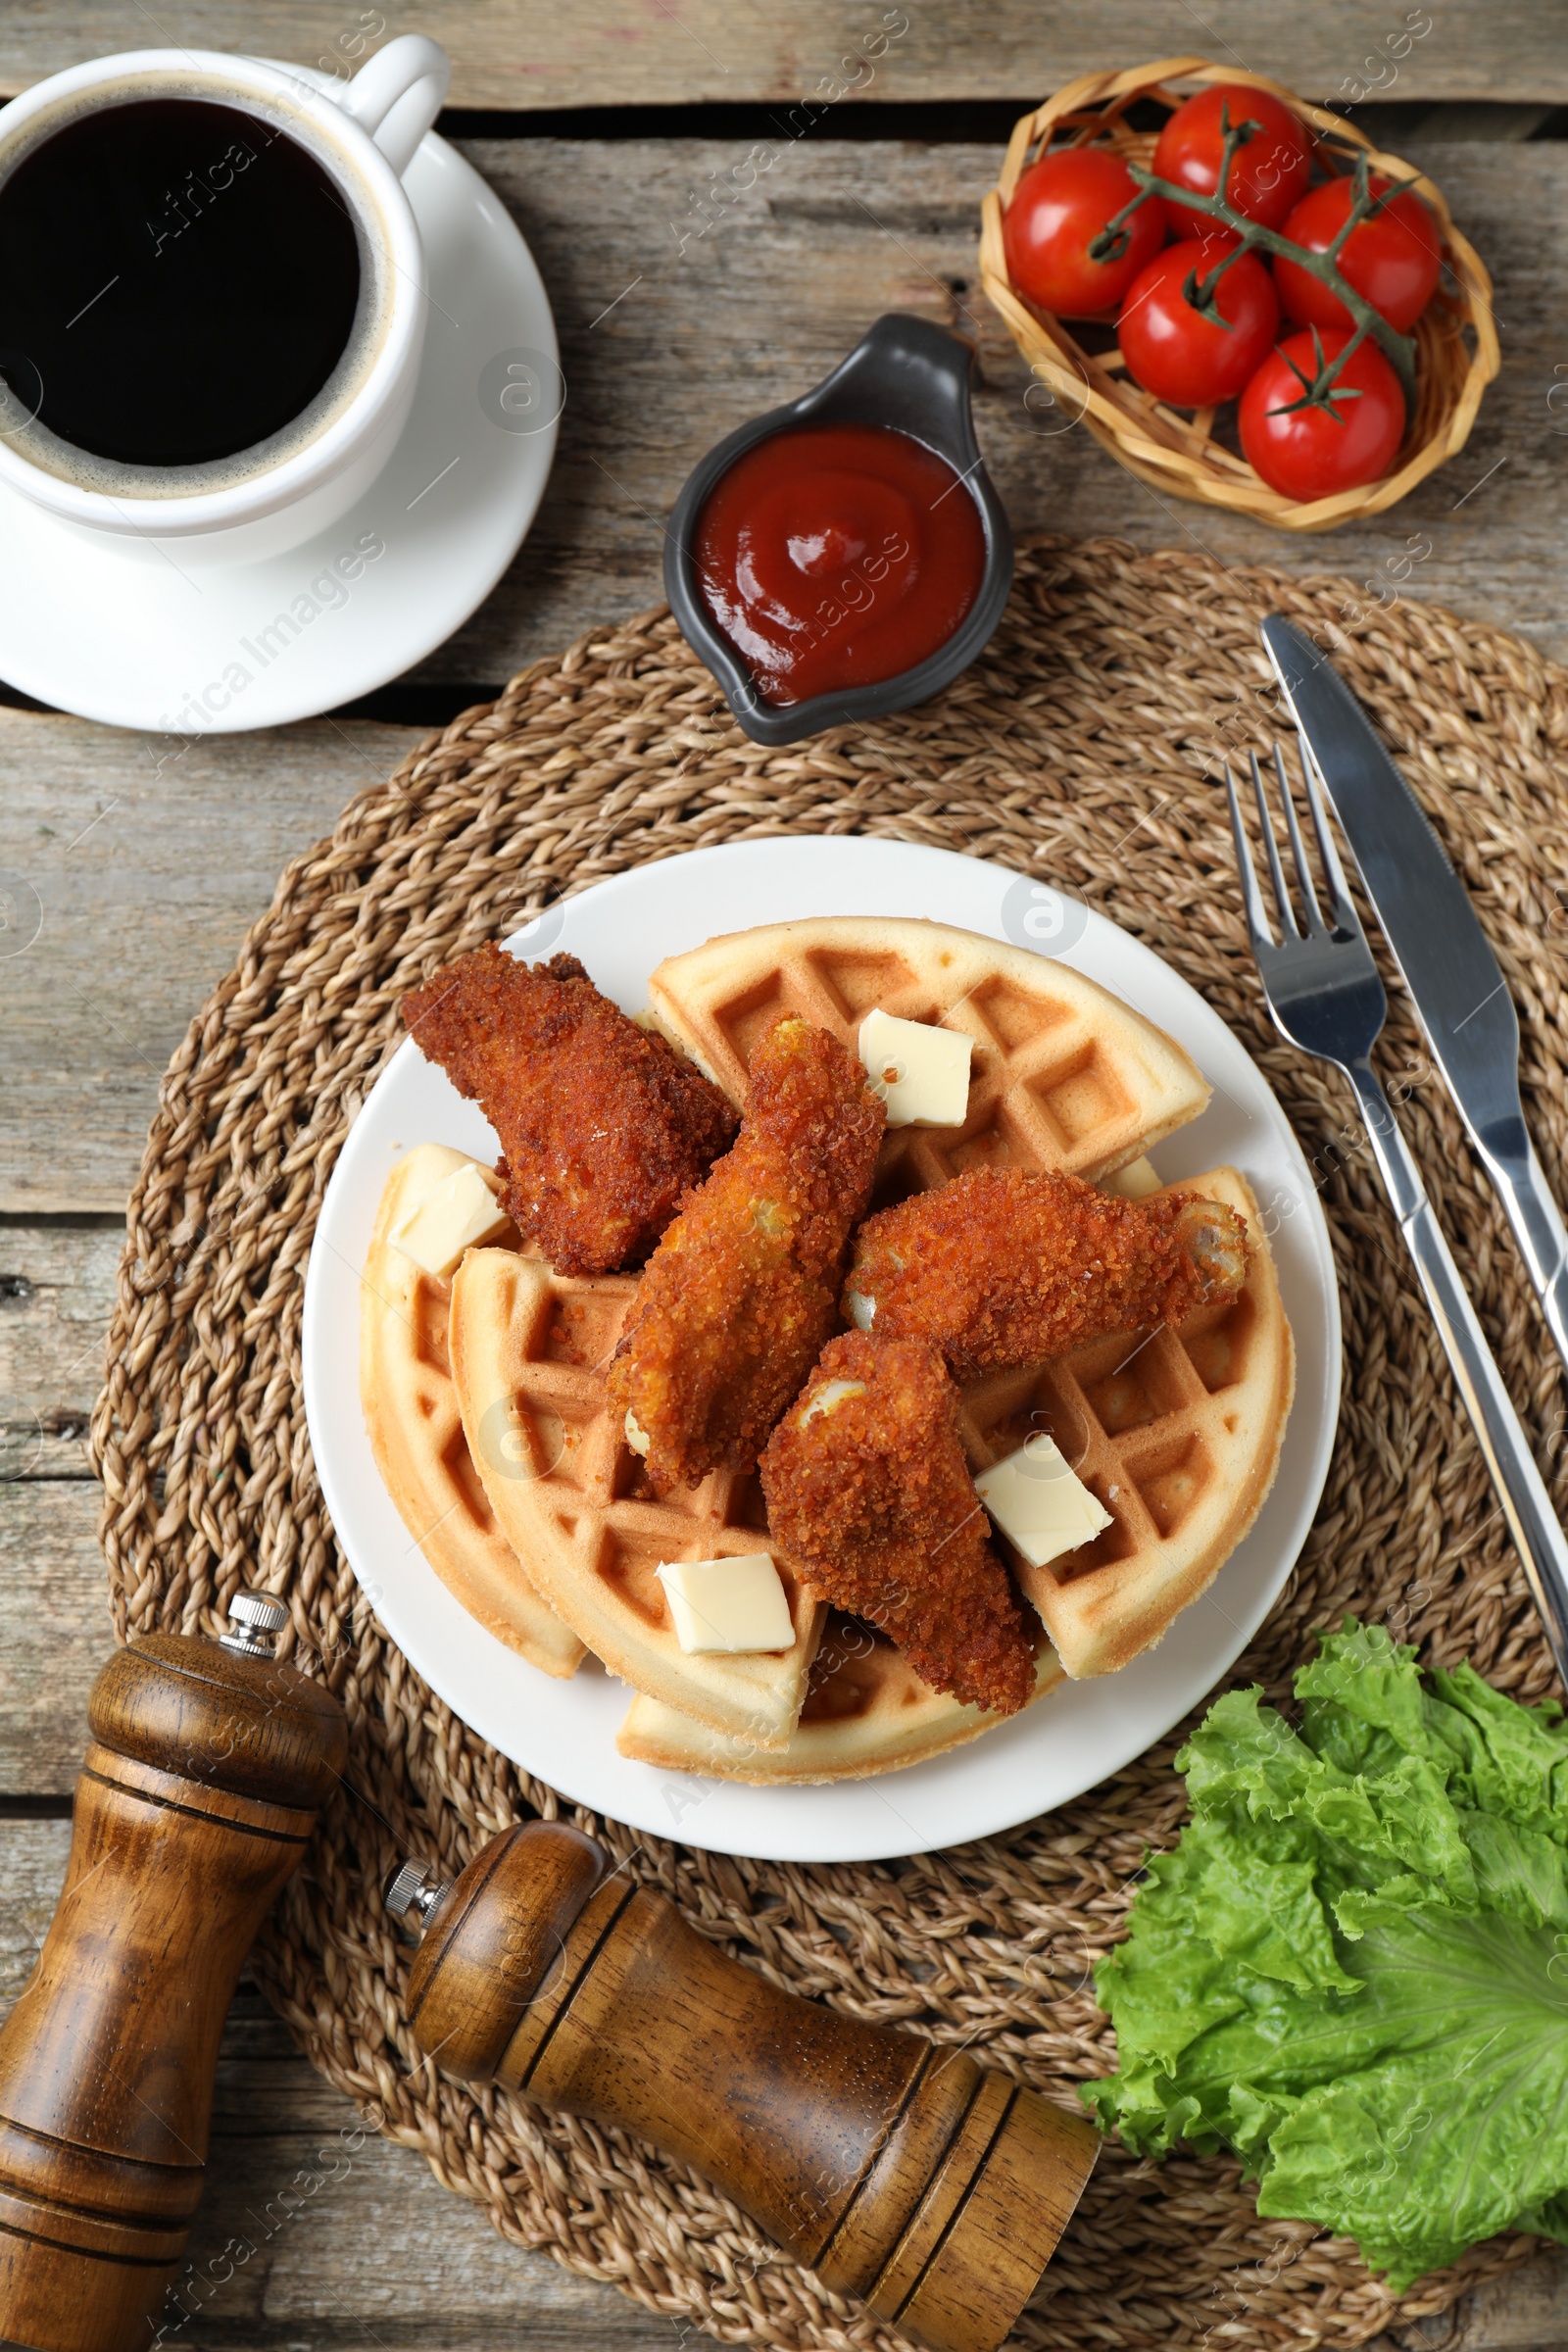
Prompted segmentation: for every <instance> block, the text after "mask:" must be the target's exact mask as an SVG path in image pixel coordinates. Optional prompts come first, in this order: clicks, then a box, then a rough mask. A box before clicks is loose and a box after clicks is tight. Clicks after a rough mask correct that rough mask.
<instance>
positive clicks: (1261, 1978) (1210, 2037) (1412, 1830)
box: [1082, 1620, 1568, 2288]
mask: <svg viewBox="0 0 1568 2352" xmlns="http://www.w3.org/2000/svg"><path fill="white" fill-rule="evenodd" d="M1296 1694H1297V1698H1298V1701H1299V1705H1300V1713H1301V1720H1300V1725H1299V1729H1297V1728H1294V1727H1293V1726H1292V1725H1291V1724H1289V1723H1287V1722H1286V1720H1285V1719H1284V1717H1283V1716H1281V1715H1279V1714H1277V1713H1276V1712H1275V1711H1274V1710H1273V1709H1271V1708H1267V1707H1264V1706H1263V1705H1262V1704H1261V1703H1260V1697H1259V1694H1258V1693H1257V1692H1256V1691H1229V1692H1227V1693H1226V1694H1225V1696H1224V1697H1222V1698H1220V1699H1219V1700H1217V1701H1216V1702H1215V1704H1214V1706H1213V1707H1212V1708H1211V1709H1210V1710H1209V1713H1208V1715H1207V1717H1206V1718H1205V1720H1204V1722H1203V1723H1202V1724H1201V1727H1200V1728H1199V1730H1198V1731H1197V1732H1196V1733H1195V1734H1194V1735H1193V1738H1192V1739H1191V1740H1189V1742H1188V1744H1187V1746H1186V1747H1185V1748H1184V1749H1183V1750H1182V1753H1181V1755H1180V1756H1179V1757H1178V1759H1177V1762H1178V1765H1179V1766H1180V1768H1181V1769H1182V1770H1183V1771H1184V1772H1185V1773H1186V1775H1187V1784H1188V1794H1189V1797H1190V1800H1191V1804H1192V1814H1193V1818H1192V1821H1191V1822H1190V1824H1189V1825H1188V1827H1187V1828H1186V1829H1185V1830H1184V1831H1183V1833H1182V1835H1181V1838H1180V1839H1179V1841H1178V1843H1177V1844H1176V1846H1175V1847H1174V1848H1173V1850H1172V1851H1171V1852H1169V1853H1167V1854H1161V1855H1156V1856H1154V1857H1152V1859H1151V1861H1150V1863H1149V1866H1148V1871H1147V1874H1146V1879H1145V1883H1144V1885H1143V1887H1142V1888H1141V1890H1140V1892H1139V1894H1138V1897H1137V1900H1136V1902H1135V1903H1134V1906H1133V1911H1132V1917H1131V1922H1130V1929H1129V1934H1128V1937H1127V1940H1126V1941H1125V1942H1124V1943H1123V1944H1121V1945H1120V1946H1118V1948H1117V1949H1116V1950H1115V1951H1114V1952H1112V1953H1111V1954H1110V1956H1109V1957H1108V1959H1106V1960H1105V1961H1103V1963H1102V1964H1101V1966H1100V1968H1099V1970H1098V1971H1097V1980H1096V1981H1097V1985H1098V1986H1099V1991H1100V1998H1101V2000H1102V2002H1103V2005H1104V2007H1105V2008H1106V2009H1107V2010H1108V2011H1109V2013H1110V2016H1111V2018H1112V2020H1113V2022H1114V2024H1115V2027H1116V2034H1117V2042H1118V2048H1119V2053H1120V2065H1119V2070H1118V2072H1117V2073H1116V2074H1114V2075H1112V2076H1111V2077H1109V2078H1108V2079H1107V2080H1106V2081H1104V2082H1095V2083H1089V2084H1085V2085H1084V2086H1083V2093H1082V2095H1083V2097H1084V2099H1085V2101H1086V2103H1087V2104H1089V2105H1090V2106H1091V2107H1092V2108H1093V2109H1094V2111H1095V2112H1096V2114H1097V2116H1098V2118H1099V2120H1100V2122H1101V2124H1102V2126H1103V2128H1105V2129H1109V2128H1110V2127H1111V2126H1113V2125H1114V2126H1115V2127H1116V2128H1117V2129H1118V2130H1119V2131H1120V2132H1121V2135H1122V2137H1123V2139H1124V2140H1126V2141H1127V2143H1128V2144H1129V2145H1130V2146H1132V2147H1133V2148H1135V2149H1137V2150H1139V2151H1141V2152H1146V2153H1149V2154H1153V2155H1162V2154H1165V2153H1167V2152H1168V2151H1169V2150H1170V2149H1171V2148H1172V2147H1174V2146H1175V2145H1176V2144H1177V2142H1178V2141H1179V2140H1186V2141H1188V2142H1190V2143H1192V2144H1193V2145H1195V2146H1197V2147H1199V2148H1200V2149H1202V2150H1204V2151H1205V2152H1207V2151H1212V2150H1213V2149H1215V2148H1219V2147H1229V2148H1231V2149H1233V2150H1234V2151H1235V2152H1236V2153H1237V2154H1238V2155H1239V2156H1240V2157H1241V2159H1242V2161H1243V2163H1244V2164H1245V2165H1246V2166H1247V2168H1248V2171H1249V2173H1250V2175H1251V2176H1252V2177H1254V2178H1255V2179H1256V2180H1257V2182H1258V2210H1259V2212H1260V2213H1263V2214H1267V2215H1270V2216H1277V2217H1282V2218H1283V2217H1288V2218H1291V2219H1293V2220H1303V2221H1310V2222H1314V2223H1317V2224H1318V2225H1319V2226H1321V2227H1323V2228H1325V2229H1334V2230H1337V2231H1340V2232H1343V2233H1344V2234H1346V2235H1348V2236H1350V2237H1353V2238H1355V2239H1356V2241H1357V2242H1358V2243H1359V2245H1360V2247H1361V2251H1362V2254H1363V2256H1364V2257H1365V2259H1366V2261H1367V2262H1368V2264H1369V2265H1370V2266H1371V2267H1372V2268H1374V2269H1376V2270H1380V2271H1385V2272H1387V2274H1388V2275H1389V2278H1390V2280H1391V2282H1392V2283H1393V2284H1394V2285H1395V2286H1396V2287H1397V2288H1402V2287H1404V2286H1406V2285H1408V2284H1409V2283H1410V2281H1411V2280H1412V2279H1414V2278H1418V2277H1420V2276H1421V2275H1422V2273H1423V2272H1426V2271H1429V2270H1432V2269H1435V2268H1438V2267H1439V2266H1441V2265H1442V2264H1444V2263H1447V2262H1451V2261H1453V2260H1454V2259H1455V2257H1456V2256H1457V2255H1459V2254H1460V2253H1462V2252H1463V2251H1464V2249H1465V2247H1466V2246H1469V2245H1472V2244H1474V2243H1475V2242H1476V2241H1477V2240H1478V2239H1479V2238H1483V2237H1487V2236H1490V2235H1492V2234H1494V2233H1495V2231H1497V2230H1499V2229H1515V2228H1525V2229H1538V2230H1541V2231H1542V2232H1544V2234H1546V2235H1550V2236H1556V2237H1560V2238H1562V2239H1563V2241H1564V2242H1565V2243H1568V1728H1565V1727H1564V1725H1563V1723H1562V1720H1561V1716H1560V1712H1559V1710H1557V1709H1556V1708H1554V1707H1550V1706H1544V1707H1536V1708H1527V1707H1523V1706H1521V1705H1520V1704H1519V1703H1518V1702H1517V1701H1516V1700H1514V1699H1511V1698H1508V1697H1506V1696H1505V1695H1504V1694H1503V1693H1501V1692H1499V1691H1493V1690H1492V1689H1491V1688H1490V1687H1489V1686H1488V1685H1487V1684H1486V1683H1485V1682H1483V1680H1482V1679H1481V1677H1480V1676H1479V1675H1477V1674H1475V1673H1474V1672H1473V1671H1472V1670H1471V1668H1469V1667H1468V1666H1463V1667H1460V1668H1459V1669H1458V1670H1457V1671H1456V1672H1455V1673H1452V1674H1444V1673H1437V1674H1434V1675H1433V1677H1432V1678H1431V1681H1430V1683H1429V1684H1424V1683H1423V1681H1422V1678H1421V1676H1420V1674H1419V1672H1418V1670H1417V1668H1416V1665H1415V1658H1414V1652H1413V1651H1412V1650H1409V1649H1406V1648H1401V1647H1400V1646H1398V1645H1397V1644H1396V1643H1395V1642H1392V1641H1391V1640H1390V1639H1389V1637H1388V1635H1387V1634H1386V1633H1384V1632H1383V1631H1382V1630H1381V1629H1380V1628H1377V1627H1367V1626H1360V1625H1357V1624H1356V1623H1355V1622H1354V1621H1353V1620H1347V1622H1346V1624H1345V1626H1344V1627H1343V1628H1342V1629H1341V1631H1340V1632H1339V1633H1337V1634H1331V1635H1327V1636H1325V1637H1324V1638H1323V1640H1322V1644H1321V1654H1320V1655H1319V1656H1318V1657H1317V1658H1316V1659H1315V1660H1313V1661H1312V1663H1311V1664H1310V1665H1307V1666H1305V1667H1303V1668H1302V1669H1301V1670H1300V1672H1299V1674H1298V1676H1297V1678H1296Z"/></svg>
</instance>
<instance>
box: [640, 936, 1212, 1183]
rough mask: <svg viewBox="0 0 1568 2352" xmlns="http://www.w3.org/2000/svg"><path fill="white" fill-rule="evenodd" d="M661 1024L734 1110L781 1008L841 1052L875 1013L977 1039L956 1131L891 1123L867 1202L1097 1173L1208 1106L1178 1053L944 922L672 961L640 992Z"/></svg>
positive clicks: (995, 945) (1203, 1086)
mask: <svg viewBox="0 0 1568 2352" xmlns="http://www.w3.org/2000/svg"><path fill="white" fill-rule="evenodd" d="M648 993H649V998H650V1001H651V1004H652V1006H653V1010H654V1012H655V1013H656V1014H657V1016H658V1018H659V1021H660V1023H661V1025H662V1027H663V1028H664V1029H665V1030H666V1032H667V1033H668V1034H669V1035H670V1036H672V1037H673V1038H674V1039H675V1041H676V1042H677V1043H678V1044H680V1045H682V1046H684V1047H685V1049H686V1051H687V1053H688V1054H691V1056H692V1058H693V1060H694V1061H696V1062H698V1063H699V1064H700V1066H701V1067H702V1068H703V1069H705V1070H706V1071H707V1072H708V1073H709V1075H710V1076H711V1077H712V1078H713V1079H715V1080H716V1081H717V1083H718V1084H719V1085H720V1086H721V1087H723V1089H724V1091H725V1093H726V1094H727V1095H729V1096H730V1098H731V1100H732V1101H733V1102H735V1103H744V1101H745V1095H746V1068H747V1062H748V1059H749V1057H750V1054H751V1050H752V1047H753V1045H754V1044H755V1042H756V1040H757V1039H758V1037H759V1036H760V1034H761V1033H762V1032H763V1030H765V1029H768V1028H770V1027H771V1026H772V1024H773V1022H774V1021H775V1020H777V1019H778V1018H779V1016H780V1014H782V1013H785V1012H798V1013H801V1014H802V1015H804V1017H805V1018H806V1019H807V1020H809V1021H814V1022H817V1023H818V1024H819V1025H820V1026H821V1027H823V1028H825V1029H831V1030H832V1031H833V1032H834V1034H835V1036H837V1037H839V1038H840V1039H842V1040H843V1042H844V1043H845V1044H846V1045H847V1046H848V1047H849V1049H850V1051H851V1053H855V1052H856V1051H857V1049H858V1033H859V1027H860V1023H861V1021H862V1020H863V1019H864V1017H865V1015H866V1014H867V1013H868V1012H870V1011H871V1010H872V1009H873V1008H874V1007H876V1006H878V1005H880V1007H881V1009H882V1010H883V1011H884V1012H890V1013H893V1014H895V1015H896V1016H898V1017H899V1018H900V1019H902V1020H910V1021H928V1022H931V1023H933V1024H935V1025H936V1026H938V1027H942V1028H948V1029H958V1030H963V1031H966V1032H967V1034H968V1035H969V1036H971V1037H972V1038H973V1039H974V1041H975V1043H974V1054H973V1056H972V1059H971V1062H970V1080H969V1103H968V1112H967V1115H966V1117H965V1119H964V1122H963V1125H962V1126H961V1127H956V1128H954V1127H897V1128H890V1129H889V1131H888V1134H887V1136H886V1138H885V1139H884V1142H883V1146H882V1157H881V1161H880V1163H879V1167H878V1174H877V1200H876V1204H877V1205H879V1206H880V1205H881V1203H882V1201H885V1200H888V1199H891V1198H895V1197H897V1196H899V1195H901V1194H905V1193H912V1192H923V1191H928V1190H929V1189H930V1188H931V1187H932V1186H933V1185H938V1184H945V1183H946V1182H947V1181H948V1179H949V1178H950V1177H953V1176H960V1175H962V1174H963V1173H964V1171H965V1170H966V1169H969V1168H974V1167H987V1166H990V1167H994V1166H1011V1167H1020V1168H1065V1169H1066V1170H1067V1171H1068V1172H1069V1173H1070V1174H1072V1175H1074V1176H1083V1177H1087V1178H1088V1179H1089V1180H1090V1181H1091V1182H1094V1181H1096V1180H1097V1179H1099V1178H1100V1177H1103V1176H1107V1175H1109V1174H1110V1173H1111V1171H1112V1170H1113V1169H1116V1168H1120V1167H1123V1166H1125V1165H1126V1163H1127V1162H1128V1161H1129V1160H1132V1159H1136V1158H1138V1157H1139V1156H1140V1154H1141V1153H1143V1152H1147V1151H1149V1150H1150V1148H1151V1147H1152V1145H1154V1144H1157V1143H1158V1142H1159V1140H1160V1138H1161V1137H1162V1136H1166V1135H1169V1134H1170V1133H1171V1131H1172V1130H1173V1129H1174V1128H1177V1127H1181V1126H1184V1125H1185V1124H1186V1122H1187V1121H1188V1120H1189V1119H1192V1118H1196V1117H1197V1115H1198V1113H1199V1112H1200V1111H1201V1109H1202V1108H1203V1105H1204V1104H1205V1103H1207V1101H1208V1097H1209V1091H1210V1090H1209V1088H1208V1085H1207V1083H1206V1082H1205V1080H1204V1078H1203V1076H1202V1074H1201V1071H1200V1070H1199V1068H1198V1066H1197V1064H1196V1063H1195V1062H1194V1061H1193V1060H1192V1059H1191V1058H1190V1057H1189V1056H1188V1055H1187V1054H1184V1053H1183V1052H1182V1049H1181V1048H1180V1046H1178V1045H1176V1044H1175V1043H1174V1041H1173V1040H1172V1039H1170V1038H1168V1037H1166V1036H1165V1034H1164V1032H1163V1031H1162V1030H1159V1029H1156V1028H1155V1027H1154V1025H1153V1023H1152V1021H1146V1020H1145V1019H1144V1017H1143V1015H1142V1014H1141V1013H1137V1012H1134V1011H1133V1009H1132V1007H1131V1006H1130V1005H1124V1004H1123V1003H1122V1002H1121V1000H1120V998H1119V997H1113V996H1111V995H1110V994H1109V992H1108V991H1107V990H1105V989H1103V988H1101V987H1100V986H1099V985H1098V983H1097V982H1095V981H1093V980H1086V979H1085V978H1084V976H1083V975H1082V973H1080V972H1075V971H1074V970H1073V969H1072V968H1071V966H1070V965H1068V964H1064V963H1055V962H1052V961H1050V960H1048V959H1047V958H1046V957H1045V956H1035V955H1031V954H1030V953H1029V952H1028V951H1027V950H1026V949H1022V948H1011V947H1006V946H1005V945H1003V944H1002V943H1001V942H999V941H997V940H994V939H982V938H980V937H979V936H978V935H977V934H976V933H975V932H972V931H957V930H952V929H950V928H949V927H948V926H947V925H946V924H944V923H926V922H914V921H909V920H901V919H897V918H894V917H881V916H851V915H830V916H825V917H821V918H819V919H816V920H813V921H810V922H801V923H773V924H768V925H766V926H764V927H763V928H761V929H760V930H757V931H743V932H738V933H735V934H733V935H732V936H730V937H728V938H724V939H711V940H710V941H709V942H708V944H707V945H706V947H701V948H694V949H692V950H691V951H690V952H689V953H688V954H687V955H684V956H670V957H668V958H667V959H666V960H665V961H664V962H663V963H662V964H661V965H660V966H659V969H658V970H657V971H656V972H655V974H654V976H653V979H652V980H651V981H650V983H649V992H648Z"/></svg>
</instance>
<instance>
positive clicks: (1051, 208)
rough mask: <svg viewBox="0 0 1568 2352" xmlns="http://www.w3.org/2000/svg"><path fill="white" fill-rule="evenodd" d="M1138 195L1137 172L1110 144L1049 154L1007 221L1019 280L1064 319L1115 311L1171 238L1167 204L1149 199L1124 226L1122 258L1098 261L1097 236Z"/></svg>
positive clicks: (1017, 194)
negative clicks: (1093, 255)
mask: <svg viewBox="0 0 1568 2352" xmlns="http://www.w3.org/2000/svg"><path fill="white" fill-rule="evenodd" d="M1137 193H1138V187H1137V183H1136V181H1135V180H1134V178H1133V176H1132V173H1131V172H1129V171H1128V169H1127V167H1126V165H1125V164H1124V163H1123V162H1122V161H1121V159H1120V157H1119V156H1114V155H1112V154H1111V152H1110V150H1109V149H1108V148H1106V147H1063V148H1060V149H1058V151H1057V152H1056V154H1054V155H1043V156H1042V157H1041V158H1040V161H1039V162H1038V163H1037V164H1031V165H1030V167H1029V169H1028V171H1027V172H1025V173H1024V174H1023V177H1022V178H1021V179H1020V180H1019V182H1018V185H1017V186H1016V188H1015V189H1014V190H1013V193H1012V202H1011V203H1010V204H1009V205H1008V207H1007V211H1006V218H1005V220H1004V221H1003V224H1002V236H1003V243H1004V245H1005V248H1006V255H1007V269H1008V270H1009V272H1010V273H1011V277H1012V282H1013V284H1014V285H1015V286H1017V287H1018V289H1019V291H1020V292H1021V293H1024V294H1026V295H1027V296H1028V297H1029V300H1030V301H1031V302H1033V303H1037V304H1038V305H1039V307H1040V309H1041V310H1043V311H1054V313H1055V315H1056V317H1057V318H1058V319H1091V318H1093V317H1094V316H1095V314H1096V313H1097V312H1102V311H1113V310H1114V309H1115V308H1116V305H1117V303H1118V302H1120V300H1121V298H1122V296H1123V295H1124V294H1125V293H1126V291H1127V289H1128V287H1129V286H1130V285H1131V284H1132V282H1133V279H1134V278H1135V277H1136V276H1137V275H1138V272H1139V270H1142V269H1143V268H1144V266H1145V265H1146V263H1148V262H1150V261H1152V259H1153V257H1154V255H1155V254H1156V253H1157V252H1158V251H1159V249H1160V247H1161V245H1163V244H1164V242H1165V208H1164V206H1163V205H1162V204H1161V203H1160V201H1159V198H1158V197H1157V196H1147V197H1145V199H1144V201H1143V203H1142V204H1141V205H1140V206H1139V208H1138V210H1137V212H1136V213H1134V214H1133V215H1132V216H1131V218H1130V219H1129V220H1128V221H1125V222H1124V223H1123V227H1122V230H1121V235H1122V236H1123V238H1124V240H1125V242H1124V244H1123V249H1122V252H1121V255H1120V258H1119V259H1118V260H1115V261H1104V262H1096V261H1091V260H1090V258H1089V248H1090V246H1091V245H1092V244H1093V243H1094V241H1095V239H1096V237H1098V236H1099V235H1100V234H1101V232H1102V230H1103V228H1104V226H1105V223H1106V222H1107V221H1110V220H1113V219H1114V217H1115V215H1116V214H1117V213H1119V212H1120V211H1121V209H1122V206H1123V205H1124V204H1130V203H1131V202H1132V200H1133V198H1134V197H1135V196H1136V195H1137Z"/></svg>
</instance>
